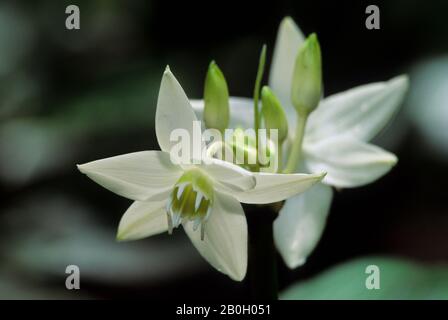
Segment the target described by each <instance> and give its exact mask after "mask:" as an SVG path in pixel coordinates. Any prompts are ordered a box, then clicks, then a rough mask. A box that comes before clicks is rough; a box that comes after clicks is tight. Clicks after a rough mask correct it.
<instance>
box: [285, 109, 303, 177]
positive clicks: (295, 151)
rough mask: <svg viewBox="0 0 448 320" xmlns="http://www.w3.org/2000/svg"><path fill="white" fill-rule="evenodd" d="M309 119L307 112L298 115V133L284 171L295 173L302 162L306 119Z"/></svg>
mask: <svg viewBox="0 0 448 320" xmlns="http://www.w3.org/2000/svg"><path fill="white" fill-rule="evenodd" d="M307 119H308V115H307V114H302V115H299V114H298V115H297V126H296V135H295V137H294V142H293V145H292V147H291V151H290V153H289V156H288V162H287V164H286V167H285V169H284V170H283V173H294V172H296V170H297V167H298V165H299V162H300V160H301V159H300V156H301V154H302V144H303V138H304V136H305V127H306V121H307Z"/></svg>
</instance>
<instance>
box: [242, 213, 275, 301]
mask: <svg viewBox="0 0 448 320" xmlns="http://www.w3.org/2000/svg"><path fill="white" fill-rule="evenodd" d="M260 209H263V211H265V212H260ZM245 212H246V216H247V221H248V227H249V274H248V278H249V281H250V289H251V298H252V299H253V300H259V301H263V300H264V301H266V300H277V299H278V281H277V256H276V250H275V246H274V233H273V222H274V220H275V218H276V217H277V212H276V211H274V210H273V209H272V207H271V206H263V207H261V206H255V205H246V206H245Z"/></svg>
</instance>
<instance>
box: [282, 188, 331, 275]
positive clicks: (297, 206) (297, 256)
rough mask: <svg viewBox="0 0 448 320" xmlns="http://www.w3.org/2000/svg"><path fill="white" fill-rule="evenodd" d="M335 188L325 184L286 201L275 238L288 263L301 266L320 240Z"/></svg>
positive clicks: (289, 265) (290, 265) (292, 266)
mask: <svg viewBox="0 0 448 320" xmlns="http://www.w3.org/2000/svg"><path fill="white" fill-rule="evenodd" d="M332 198H333V190H332V189H331V187H329V186H326V185H324V184H322V183H318V184H316V185H315V186H314V187H312V188H311V189H310V190H308V191H307V192H305V193H303V194H300V195H298V196H295V197H293V198H290V199H288V200H286V202H285V205H284V206H283V208H282V209H281V210H280V214H279V216H278V218H277V219H276V220H275V221H274V241H275V245H276V247H277V250H278V251H279V252H280V255H281V256H282V257H283V260H284V261H285V264H286V265H287V266H288V267H289V268H291V269H294V268H297V267H299V266H301V265H303V264H304V263H305V262H306V259H307V258H308V256H309V255H310V254H311V252H312V251H313V250H314V248H315V247H316V245H317V243H318V242H319V240H320V238H321V236H322V232H323V230H324V227H325V223H326V220H327V215H328V212H329V210H330V206H331V200H332Z"/></svg>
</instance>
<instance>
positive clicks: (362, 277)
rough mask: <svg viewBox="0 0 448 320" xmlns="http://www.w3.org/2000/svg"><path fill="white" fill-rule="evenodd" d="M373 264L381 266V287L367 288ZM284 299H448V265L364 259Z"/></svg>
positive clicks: (293, 288)
mask: <svg viewBox="0 0 448 320" xmlns="http://www.w3.org/2000/svg"><path fill="white" fill-rule="evenodd" d="M369 265H376V266H378V267H379V271H380V288H379V289H370V290H369V289H367V288H366V279H367V278H368V277H369V276H370V273H369V274H367V273H366V268H367V266H369ZM281 299H284V300H314V299H316V300H321V299H329V300H344V299H356V300H391V299H405V300H407V299H409V300H413V299H448V266H435V265H420V264H417V263H413V262H409V261H406V260H402V259H396V258H388V257H367V258H361V259H356V260H353V261H350V262H347V263H344V264H341V265H338V266H336V267H333V268H331V269H330V270H328V271H324V272H323V273H322V274H320V275H319V276H316V277H314V278H312V279H310V280H306V281H303V282H300V283H297V284H294V285H293V286H291V287H290V288H288V289H287V290H286V291H284V292H283V293H282V294H281Z"/></svg>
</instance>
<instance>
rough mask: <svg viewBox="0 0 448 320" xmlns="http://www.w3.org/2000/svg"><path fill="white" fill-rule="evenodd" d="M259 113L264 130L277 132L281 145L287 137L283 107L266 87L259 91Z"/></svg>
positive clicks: (286, 124) (286, 123)
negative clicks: (261, 116) (260, 105)
mask: <svg viewBox="0 0 448 320" xmlns="http://www.w3.org/2000/svg"><path fill="white" fill-rule="evenodd" d="M261 102H262V108H261V113H262V115H263V119H264V124H265V127H266V129H267V130H268V132H269V130H270V129H277V130H278V142H279V143H282V142H283V141H284V140H285V139H286V137H287V136H288V120H286V115H285V111H284V110H283V107H282V105H281V103H280V101H279V100H278V98H277V97H276V95H275V94H274V92H272V90H271V89H270V88H269V87H268V86H264V87H263V89H262V90H261Z"/></svg>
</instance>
